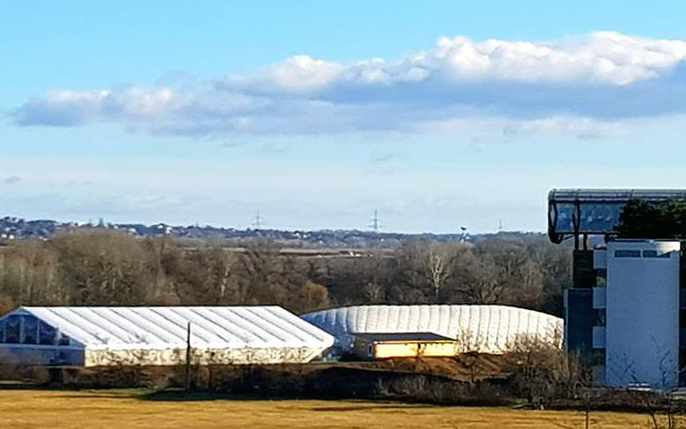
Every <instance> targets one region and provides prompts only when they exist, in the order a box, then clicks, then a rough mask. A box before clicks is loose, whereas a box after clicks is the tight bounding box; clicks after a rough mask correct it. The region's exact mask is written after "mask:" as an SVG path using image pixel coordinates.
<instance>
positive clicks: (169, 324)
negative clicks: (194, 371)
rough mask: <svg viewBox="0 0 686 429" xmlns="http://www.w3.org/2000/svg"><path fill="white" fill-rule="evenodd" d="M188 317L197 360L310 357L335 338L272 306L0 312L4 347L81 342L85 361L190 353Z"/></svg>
mask: <svg viewBox="0 0 686 429" xmlns="http://www.w3.org/2000/svg"><path fill="white" fill-rule="evenodd" d="M188 323H190V324H191V336H190V342H191V349H192V353H193V355H194V357H196V359H195V360H194V361H195V362H198V363H203V362H205V363H284V362H306V361H309V360H311V359H313V358H315V357H317V356H318V355H320V354H321V353H322V352H323V351H325V350H326V349H328V348H329V347H331V346H332V345H333V342H334V338H333V337H332V336H331V335H329V334H327V333H326V332H324V331H322V330H321V329H319V328H316V327H315V326H313V325H311V324H309V323H307V322H306V321H304V320H302V319H300V318H299V317H298V316H296V315H294V314H292V313H289V312H288V311H286V310H285V309H283V308H281V307H275V306H272V307H22V308H19V309H17V310H15V311H13V312H12V313H10V314H8V315H6V316H5V317H4V318H2V319H0V327H1V328H2V329H3V335H2V336H0V343H1V344H0V350H2V349H4V351H5V352H7V351H9V352H12V351H13V350H22V352H23V353H24V354H25V355H26V354H27V352H29V351H31V350H32V349H35V350H36V351H37V352H41V353H43V354H44V352H45V350H47V349H51V348H52V349H55V350H56V351H57V352H59V351H60V349H61V348H65V349H66V348H69V350H78V349H83V350H84V357H83V359H82V360H83V364H84V365H86V366H91V365H107V364H113V363H114V361H116V363H124V364H141V363H142V364H158V365H165V364H175V363H179V362H180V361H181V360H183V359H185V350H186V340H187V328H188ZM15 331H16V333H17V334H15ZM8 332H9V334H7V333H8ZM5 334H7V335H5ZM50 338H53V341H52V344H51V340H50Z"/></svg>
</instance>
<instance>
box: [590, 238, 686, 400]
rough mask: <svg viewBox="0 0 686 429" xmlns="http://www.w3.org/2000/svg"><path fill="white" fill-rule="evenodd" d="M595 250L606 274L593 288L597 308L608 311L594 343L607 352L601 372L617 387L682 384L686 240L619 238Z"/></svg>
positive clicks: (598, 325) (598, 323)
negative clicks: (684, 254) (684, 246)
mask: <svg viewBox="0 0 686 429" xmlns="http://www.w3.org/2000/svg"><path fill="white" fill-rule="evenodd" d="M594 254H595V256H596V257H595V258H594V261H595V264H594V268H595V269H596V270H598V271H599V273H600V274H601V276H600V278H601V279H602V274H605V279H606V281H605V282H604V285H603V284H602V283H603V282H602V281H601V282H600V287H595V288H593V308H594V309H595V310H596V311H597V312H598V313H600V314H604V317H601V318H597V321H596V323H595V326H594V327H593V348H594V349H595V350H598V351H600V355H601V356H604V358H605V359H604V364H603V365H600V368H599V369H600V371H599V378H600V379H601V380H602V381H604V382H605V384H607V385H609V386H615V387H622V386H627V385H631V384H648V385H650V386H652V387H657V388H673V387H676V386H677V384H678V372H679V295H680V288H679V284H680V281H679V273H680V266H681V243H680V242H678V241H653V240H626V241H625V240H617V241H610V242H608V243H607V246H606V248H598V249H595V250H594ZM603 322H604V323H603Z"/></svg>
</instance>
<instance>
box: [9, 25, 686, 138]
mask: <svg viewBox="0 0 686 429" xmlns="http://www.w3.org/2000/svg"><path fill="white" fill-rule="evenodd" d="M685 63H686V40H662V39H660V40H658V39H645V38H638V37H631V36H627V35H623V34H619V33H614V32H597V33H592V34H590V35H588V36H586V37H583V38H578V39H565V40H560V41H555V42H547V43H538V42H528V41H504V40H485V41H472V40H470V39H468V38H465V37H457V38H454V39H448V38H444V39H441V40H439V41H438V43H437V45H436V46H435V47H434V48H433V49H432V50H428V51H425V52H418V53H415V54H413V55H409V56H407V57H406V58H403V59H400V60H397V61H387V60H384V59H380V58H376V59H371V60H365V61H359V62H356V63H350V64H342V63H336V62H330V61H325V60H321V59H315V58H311V57H309V56H306V55H298V56H294V57H291V58H288V59H287V60H285V61H283V62H281V63H278V64H274V65H271V66H268V67H265V68H263V69H260V70H255V71H253V72H250V73H245V74H241V75H231V76H225V77H219V78H213V79H205V80H195V79H193V80H189V81H183V82H176V83H174V84H159V85H153V86H144V85H140V84H127V85H115V86H113V87H111V88H109V89H94V90H91V91H75V90H69V89H60V90H54V91H51V92H49V93H47V94H45V95H43V96H40V97H37V98H35V99H32V100H29V101H27V102H26V103H24V104H23V105H21V106H19V107H18V108H16V109H15V110H14V111H13V112H12V113H11V115H10V120H11V121H12V122H13V123H14V124H16V125H18V126H61V127H68V126H79V125H83V124H90V123H105V122H109V123H119V124H121V125H123V126H124V127H126V128H127V129H130V130H137V131H144V132H150V133H160V134H176V135H208V134H209V135H211V134H223V133H235V132H239V133H256V134H309V133H325V134H327V133H347V132H358V131H389V130H390V131H401V132H427V131H431V130H432V129H440V128H441V127H445V126H448V127H449V125H450V124H455V123H461V122H462V121H464V120H465V119H470V118H477V119H478V118H481V119H483V118H489V117H497V118H501V119H502V118H505V119H506V120H508V121H512V123H515V124H519V125H516V127H515V128H516V129H517V130H519V131H522V130H526V129H527V128H528V127H538V128H541V127H543V128H545V127H548V126H550V127H553V126H554V125H555V124H557V123H560V124H563V131H564V127H567V128H570V126H569V124H570V123H573V124H576V125H575V126H573V127H571V128H579V124H581V125H582V127H581V128H584V129H588V128H593V126H592V124H594V123H597V122H600V123H610V124H615V123H616V122H617V121H622V120H625V119H634V118H650V117H659V116H670V115H680V114H684V113H686V64H685ZM527 124H528V125H527ZM589 124H591V125H589ZM613 126H614V125H613Z"/></svg>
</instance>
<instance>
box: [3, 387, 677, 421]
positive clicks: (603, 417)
mask: <svg viewBox="0 0 686 429" xmlns="http://www.w3.org/2000/svg"><path fill="white" fill-rule="evenodd" d="M591 423H592V424H591V427H593V428H601V427H602V428H605V429H611V428H616V429H620V428H649V427H651V426H650V424H649V421H648V416H646V415H637V414H621V413H593V414H591ZM682 424H683V423H682ZM6 427H7V428H13V429H23V428H26V429H29V428H30V429H55V428H57V429H59V428H89V429H91V428H122V429H142V428H155V429H167V428H173V429H212V428H223V429H226V428H364V429H368V428H370V427H374V428H423V427H426V428H432V429H438V428H459V429H480V428H499V429H506V428H507V429H509V428H541V429H542V428H583V427H584V416H583V414H582V413H578V412H567V411H564V412H558V411H529V410H511V409H506V408H463V407H439V406H431V405H407V404H397V403H380V402H367V401H312V400H306V401H305V400H302V401H299V400H277V401H266V400H264V401H262V400H236V399H234V400H186V401H181V400H167V401H164V400H149V399H142V398H141V397H140V396H138V395H137V394H136V393H132V392H125V391H90V392H86V391H80V392H77V391H73V392H72V391H40V390H0V428H6Z"/></svg>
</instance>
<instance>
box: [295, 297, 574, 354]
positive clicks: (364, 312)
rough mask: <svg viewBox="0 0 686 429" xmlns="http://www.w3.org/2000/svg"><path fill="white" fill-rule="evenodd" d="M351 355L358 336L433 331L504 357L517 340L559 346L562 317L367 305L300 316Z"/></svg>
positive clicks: (512, 310)
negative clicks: (331, 336) (537, 341)
mask: <svg viewBox="0 0 686 429" xmlns="http://www.w3.org/2000/svg"><path fill="white" fill-rule="evenodd" d="M302 317H303V318H304V319H305V320H307V321H308V322H310V323H312V324H314V325H316V326H318V327H320V328H321V329H323V330H325V331H327V332H329V333H330V334H332V335H333V336H335V337H336V342H337V343H338V345H339V346H341V347H342V348H343V350H346V351H347V350H350V349H351V347H352V342H353V337H354V334H355V333H373V332H384V333H388V332H433V333H436V334H438V335H442V336H445V337H448V338H454V339H457V340H458V342H460V343H461V346H462V350H463V351H479V352H483V353H502V352H504V351H506V350H507V349H508V348H510V347H511V346H512V345H513V344H514V343H515V342H516V341H517V340H518V339H520V340H521V339H522V338H523V337H528V338H531V337H536V338H538V339H541V340H544V341H548V342H551V343H552V344H555V345H556V346H560V345H561V334H562V331H563V321H562V319H560V318H559V317H555V316H551V315H548V314H544V313H540V312H537V311H532V310H525V309H521V308H516V307H508V306H502V305H368V306H356V307H343V308H335V309H331V310H324V311H318V312H315V313H309V314H306V315H304V316H302Z"/></svg>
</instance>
